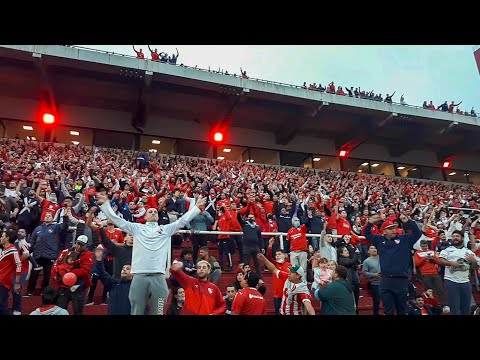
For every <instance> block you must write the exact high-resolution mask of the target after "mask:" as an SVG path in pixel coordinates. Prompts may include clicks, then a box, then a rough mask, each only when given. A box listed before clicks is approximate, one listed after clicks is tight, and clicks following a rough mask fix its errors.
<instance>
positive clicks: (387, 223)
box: [380, 220, 398, 231]
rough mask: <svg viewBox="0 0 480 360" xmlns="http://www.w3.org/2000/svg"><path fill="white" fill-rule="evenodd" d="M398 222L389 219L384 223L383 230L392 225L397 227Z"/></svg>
mask: <svg viewBox="0 0 480 360" xmlns="http://www.w3.org/2000/svg"><path fill="white" fill-rule="evenodd" d="M397 226H398V224H397V223H396V222H393V221H391V220H387V221H385V222H384V223H383V224H382V227H381V228H380V229H381V230H382V231H383V230H385V229H389V228H391V227H397Z"/></svg>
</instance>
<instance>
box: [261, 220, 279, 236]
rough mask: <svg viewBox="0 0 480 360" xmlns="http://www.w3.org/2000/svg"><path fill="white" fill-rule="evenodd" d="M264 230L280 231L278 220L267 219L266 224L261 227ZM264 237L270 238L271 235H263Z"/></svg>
mask: <svg viewBox="0 0 480 360" xmlns="http://www.w3.org/2000/svg"><path fill="white" fill-rule="evenodd" d="M260 229H261V230H262V232H278V225H277V222H276V221H273V220H272V221H270V220H269V221H267V222H266V223H265V224H263V225H262V227H261V228H260ZM262 237H263V238H264V239H270V238H271V237H272V236H271V235H263V236H262Z"/></svg>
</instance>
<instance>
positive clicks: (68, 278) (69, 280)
mask: <svg viewBox="0 0 480 360" xmlns="http://www.w3.org/2000/svg"><path fill="white" fill-rule="evenodd" d="M62 281H63V283H64V284H65V286H72V285H74V284H75V283H76V282H77V275H75V274H74V273H71V272H69V273H66V274H65V275H63V279H62Z"/></svg>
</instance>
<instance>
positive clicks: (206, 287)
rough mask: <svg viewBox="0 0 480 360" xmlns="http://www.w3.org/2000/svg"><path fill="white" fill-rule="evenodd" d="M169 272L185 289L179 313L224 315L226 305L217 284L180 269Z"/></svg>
mask: <svg viewBox="0 0 480 360" xmlns="http://www.w3.org/2000/svg"><path fill="white" fill-rule="evenodd" d="M170 272H171V273H172V274H174V276H175V280H177V281H178V283H179V284H180V285H181V286H182V287H183V288H184V289H185V304H184V305H183V308H182V311H181V312H180V314H181V315H224V314H225V311H227V305H226V304H225V299H224V298H223V296H222V293H221V292H220V290H219V289H218V287H217V285H215V284H214V283H212V282H210V281H208V280H207V281H201V280H199V279H196V278H194V277H191V276H188V275H187V274H185V273H184V272H183V271H182V270H179V271H173V270H172V269H171V268H170Z"/></svg>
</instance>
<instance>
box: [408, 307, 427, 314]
mask: <svg viewBox="0 0 480 360" xmlns="http://www.w3.org/2000/svg"><path fill="white" fill-rule="evenodd" d="M424 308H425V310H427V313H428V315H433V314H432V310H430V309H429V308H428V307H426V306H424ZM408 315H422V311H421V310H420V309H419V308H418V307H416V306H414V307H412V308H411V309H410V310H409V312H408Z"/></svg>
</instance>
